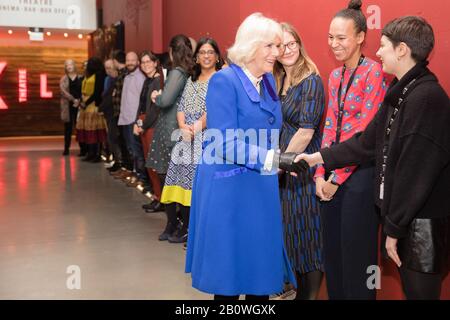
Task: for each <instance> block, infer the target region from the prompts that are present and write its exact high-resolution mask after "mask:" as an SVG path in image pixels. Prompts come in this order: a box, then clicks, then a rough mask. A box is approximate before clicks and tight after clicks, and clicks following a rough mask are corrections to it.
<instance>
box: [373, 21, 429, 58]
mask: <svg viewBox="0 0 450 320" xmlns="http://www.w3.org/2000/svg"><path fill="white" fill-rule="evenodd" d="M381 34H382V35H384V36H386V37H388V38H389V40H390V41H391V42H392V44H393V46H394V48H395V47H397V46H398V45H399V44H400V42H404V43H406V45H407V46H408V47H409V48H410V49H411V57H412V58H413V59H414V61H415V62H421V61H425V60H427V58H428V56H429V55H430V53H431V51H432V50H433V48H434V32H433V28H432V27H431V25H430V24H429V23H428V22H427V21H426V20H425V19H423V18H421V17H417V16H406V17H401V18H397V19H394V20H392V21H391V22H389V23H388V24H387V25H386V26H385V27H384V28H383V30H382V31H381Z"/></svg>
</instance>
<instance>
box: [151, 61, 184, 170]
mask: <svg viewBox="0 0 450 320" xmlns="http://www.w3.org/2000/svg"><path fill="white" fill-rule="evenodd" d="M187 79H188V74H187V73H186V72H185V71H184V70H183V69H181V68H178V67H177V68H175V69H173V70H171V71H170V72H169V75H168V77H167V80H166V82H165V84H164V89H163V91H162V94H161V95H160V96H158V97H157V98H156V106H157V107H159V108H160V113H159V117H158V120H156V124H155V131H154V134H153V140H152V143H151V148H150V150H149V152H148V157H147V162H146V164H145V165H146V167H148V168H152V169H154V170H155V171H156V172H157V173H159V174H166V173H167V169H168V167H169V162H170V155H171V152H172V148H173V146H174V145H175V143H176V141H172V140H171V136H172V132H173V131H174V130H176V129H178V122H177V103H178V100H179V99H180V98H181V95H182V93H183V89H184V86H185V84H186V81H187Z"/></svg>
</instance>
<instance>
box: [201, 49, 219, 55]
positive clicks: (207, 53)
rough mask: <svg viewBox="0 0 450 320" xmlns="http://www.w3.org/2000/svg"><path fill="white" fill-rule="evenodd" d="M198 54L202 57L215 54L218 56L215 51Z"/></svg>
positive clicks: (202, 51)
mask: <svg viewBox="0 0 450 320" xmlns="http://www.w3.org/2000/svg"><path fill="white" fill-rule="evenodd" d="M198 54H199V55H200V56H206V55H209V56H212V55H213V54H216V52H215V51H214V50H207V51H204V50H200V51H199V52H198Z"/></svg>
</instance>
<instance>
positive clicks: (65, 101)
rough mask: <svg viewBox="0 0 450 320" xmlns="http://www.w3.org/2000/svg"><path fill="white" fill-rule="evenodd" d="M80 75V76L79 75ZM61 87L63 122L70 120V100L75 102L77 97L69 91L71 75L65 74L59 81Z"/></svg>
mask: <svg viewBox="0 0 450 320" xmlns="http://www.w3.org/2000/svg"><path fill="white" fill-rule="evenodd" d="M77 77H79V76H77ZM59 88H60V89H61V120H62V121H63V122H69V121H70V115H69V106H70V102H74V101H75V100H76V99H75V98H74V97H73V96H72V95H71V94H70V91H69V77H68V76H67V75H64V76H63V77H62V78H61V80H60V81H59Z"/></svg>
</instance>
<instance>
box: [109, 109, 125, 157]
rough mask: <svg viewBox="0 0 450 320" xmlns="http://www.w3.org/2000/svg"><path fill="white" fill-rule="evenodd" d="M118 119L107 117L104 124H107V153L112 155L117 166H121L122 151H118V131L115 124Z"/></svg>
mask: <svg viewBox="0 0 450 320" xmlns="http://www.w3.org/2000/svg"><path fill="white" fill-rule="evenodd" d="M118 121H119V117H113V116H110V117H107V118H106V122H107V124H108V144H109V151H110V152H111V153H112V154H113V157H114V161H115V163H117V164H119V165H120V164H122V150H121V149H120V143H119V136H120V130H119V126H118V125H117V122H118Z"/></svg>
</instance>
